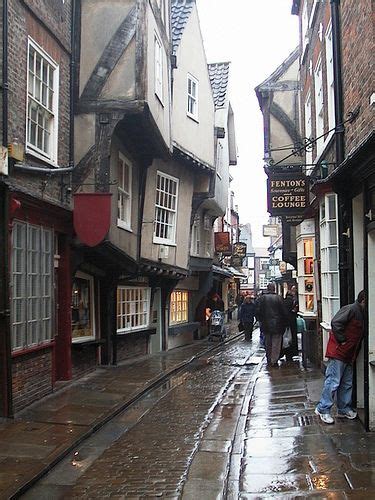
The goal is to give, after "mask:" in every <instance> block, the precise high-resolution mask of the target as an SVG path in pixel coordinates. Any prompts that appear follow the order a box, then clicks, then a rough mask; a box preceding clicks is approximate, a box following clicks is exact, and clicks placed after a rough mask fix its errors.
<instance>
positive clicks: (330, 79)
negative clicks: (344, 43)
mask: <svg viewBox="0 0 375 500" xmlns="http://www.w3.org/2000/svg"><path fill="white" fill-rule="evenodd" d="M324 43H325V57H326V83H327V110H328V130H331V129H333V128H334V127H335V125H336V116H335V86H334V70H333V38H332V23H331V22H330V23H329V24H328V26H327V29H326V32H325V37H324Z"/></svg>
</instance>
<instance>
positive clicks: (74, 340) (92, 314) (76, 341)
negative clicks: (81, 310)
mask: <svg viewBox="0 0 375 500" xmlns="http://www.w3.org/2000/svg"><path fill="white" fill-rule="evenodd" d="M74 277H75V278H79V279H81V280H85V281H87V282H88V283H89V290H90V320H91V327H92V335H86V336H84V337H75V338H73V337H72V343H73V344H81V343H83V342H90V341H91V340H95V339H96V320H95V318H96V311H95V288H94V287H95V282H94V277H93V276H91V275H90V274H86V273H83V272H81V271H77V272H76V274H75V276H74ZM73 281H74V278H73ZM72 294H73V290H72ZM72 301H73V298H72Z"/></svg>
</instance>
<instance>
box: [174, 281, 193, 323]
mask: <svg viewBox="0 0 375 500" xmlns="http://www.w3.org/2000/svg"><path fill="white" fill-rule="evenodd" d="M188 306H189V294H188V292H187V291H183V290H176V291H174V292H172V294H171V300H170V324H171V325H177V324H179V323H186V322H187V321H188Z"/></svg>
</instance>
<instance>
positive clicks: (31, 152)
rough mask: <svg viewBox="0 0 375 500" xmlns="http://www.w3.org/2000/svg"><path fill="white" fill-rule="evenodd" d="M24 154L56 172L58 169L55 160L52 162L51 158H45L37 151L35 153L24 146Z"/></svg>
mask: <svg viewBox="0 0 375 500" xmlns="http://www.w3.org/2000/svg"><path fill="white" fill-rule="evenodd" d="M25 154H27V155H29V156H33V157H34V158H37V159H38V160H42V161H43V162H44V163H46V164H47V165H50V166H52V167H55V168H56V170H57V169H58V168H59V167H58V165H57V162H56V161H55V160H52V159H51V158H47V157H46V156H44V155H42V154H41V153H38V151H35V149H31V148H30V146H26V148H25Z"/></svg>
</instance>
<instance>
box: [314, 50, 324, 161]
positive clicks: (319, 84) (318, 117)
mask: <svg viewBox="0 0 375 500" xmlns="http://www.w3.org/2000/svg"><path fill="white" fill-rule="evenodd" d="M314 91H315V130H316V139H317V138H318V137H320V136H321V135H323V134H324V95H323V71H322V59H321V57H319V59H318V61H317V63H316V65H315V69H314ZM323 144H324V137H321V138H320V139H318V140H317V141H316V157H318V156H319V154H320V153H321V152H322V148H323Z"/></svg>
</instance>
